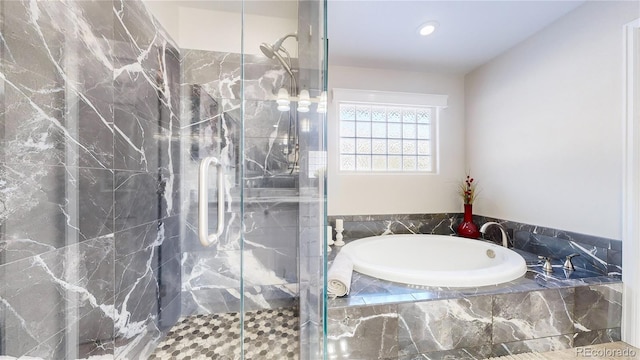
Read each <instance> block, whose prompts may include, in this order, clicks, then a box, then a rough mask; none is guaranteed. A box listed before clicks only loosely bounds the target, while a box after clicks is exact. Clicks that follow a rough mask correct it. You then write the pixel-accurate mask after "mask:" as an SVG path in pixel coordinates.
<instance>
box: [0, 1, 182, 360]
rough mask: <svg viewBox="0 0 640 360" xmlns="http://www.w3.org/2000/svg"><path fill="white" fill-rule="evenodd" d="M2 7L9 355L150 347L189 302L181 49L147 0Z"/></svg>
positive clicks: (2, 274) (0, 166) (77, 354)
mask: <svg viewBox="0 0 640 360" xmlns="http://www.w3.org/2000/svg"><path fill="white" fill-rule="evenodd" d="M0 11H1V12H2V14H1V15H2V19H3V21H2V28H1V29H0V31H1V35H2V36H1V38H2V40H3V41H2V42H0V46H1V47H2V49H1V54H2V57H1V59H0V60H1V61H0V75H1V77H2V79H3V84H4V91H3V93H2V95H0V96H1V99H0V100H1V101H0V123H1V126H2V129H3V132H2V133H1V134H0V142H1V143H2V146H0V148H1V149H2V153H1V154H0V158H1V159H0V160H1V161H0V176H2V178H3V179H4V180H5V181H4V182H3V183H2V184H1V185H0V190H1V191H0V193H2V195H1V196H0V197H1V199H0V200H1V201H2V203H3V205H4V206H3V210H2V213H1V214H0V228H2V231H1V232H0V283H2V284H5V285H6V286H2V287H0V334H2V337H3V339H2V340H3V341H2V342H1V344H0V355H8V356H13V357H23V356H25V357H28V356H32V357H39V358H45V359H63V358H73V359H75V358H86V357H89V356H94V355H96V356H97V355H105V356H111V357H115V358H138V357H146V355H148V354H149V353H150V351H152V350H153V347H154V346H155V345H154V344H155V342H156V341H158V340H159V338H160V337H161V336H162V334H163V331H166V329H168V328H169V327H171V326H172V325H173V324H174V323H175V321H176V320H177V319H178V316H179V312H180V311H179V307H180V288H179V286H177V287H176V286H175V285H176V284H179V283H180V275H181V273H180V268H179V265H180V262H179V259H180V258H179V255H180V248H179V247H180V244H179V241H178V238H179V234H180V221H179V217H180V206H179V203H180V198H179V191H178V189H179V188H180V179H181V177H180V174H179V172H180V146H179V145H180V143H179V136H178V135H179V130H180V118H179V115H180V109H179V105H180V102H179V97H178V96H177V95H178V89H179V88H178V86H179V75H180V69H179V61H180V56H179V50H178V49H177V48H176V46H175V44H174V42H173V41H172V40H171V39H170V38H169V37H168V36H167V35H166V34H165V32H164V30H163V29H162V28H161V27H159V26H158V25H157V23H156V21H155V19H153V18H152V17H151V15H150V14H149V13H148V12H147V11H146V8H145V7H144V6H143V5H142V3H141V2H138V1H126V2H119V1H71V2H61V1H45V2H31V1H7V2H3V3H2V7H1V9H0ZM34 299H37V300H38V301H34Z"/></svg>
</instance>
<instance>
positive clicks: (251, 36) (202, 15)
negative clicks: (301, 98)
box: [179, 7, 298, 57]
mask: <svg viewBox="0 0 640 360" xmlns="http://www.w3.org/2000/svg"><path fill="white" fill-rule="evenodd" d="M241 30H242V17H241V13H240V10H239V12H226V11H211V10H203V9H194V8H187V7H181V8H180V40H179V42H180V46H181V47H182V48H186V49H197V50H211V51H222V52H233V53H241V50H242V48H241V45H242V37H241V35H242V32H241ZM244 30H245V31H244V53H245V54H262V53H261V52H260V44H261V43H263V42H266V43H268V44H272V43H273V42H275V41H276V40H277V39H279V38H280V37H282V36H284V35H285V34H288V33H294V32H296V31H297V30H298V19H297V18H293V19H286V18H281V17H270V16H262V15H255V14H245V16H244ZM283 46H284V47H285V48H286V49H287V50H288V51H289V53H290V54H291V56H292V57H297V55H298V43H297V42H296V41H295V39H293V38H289V39H287V40H285V42H284V43H283Z"/></svg>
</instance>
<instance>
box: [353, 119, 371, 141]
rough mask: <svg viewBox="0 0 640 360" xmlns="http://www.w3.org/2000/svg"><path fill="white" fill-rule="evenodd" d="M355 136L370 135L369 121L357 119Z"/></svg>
mask: <svg viewBox="0 0 640 360" xmlns="http://www.w3.org/2000/svg"><path fill="white" fill-rule="evenodd" d="M356 136H358V137H371V123H370V122H360V121H358V122H357V123H356Z"/></svg>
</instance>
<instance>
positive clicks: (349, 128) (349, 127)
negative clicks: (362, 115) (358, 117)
mask: <svg viewBox="0 0 640 360" xmlns="http://www.w3.org/2000/svg"><path fill="white" fill-rule="evenodd" d="M340 136H343V137H355V136H356V123H355V122H353V121H340Z"/></svg>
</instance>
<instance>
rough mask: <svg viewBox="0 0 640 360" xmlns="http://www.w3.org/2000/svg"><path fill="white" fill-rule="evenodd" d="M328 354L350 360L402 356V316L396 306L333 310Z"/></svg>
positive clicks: (328, 334) (330, 315)
mask: <svg viewBox="0 0 640 360" xmlns="http://www.w3.org/2000/svg"><path fill="white" fill-rule="evenodd" d="M327 319H328V320H327V321H328V324H327V355H328V356H329V357H335V358H348V359H387V358H395V357H397V356H398V338H397V336H398V335H397V334H398V313H397V307H396V306H394V305H379V306H365V307H355V308H342V309H329V311H328V314H327Z"/></svg>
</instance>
